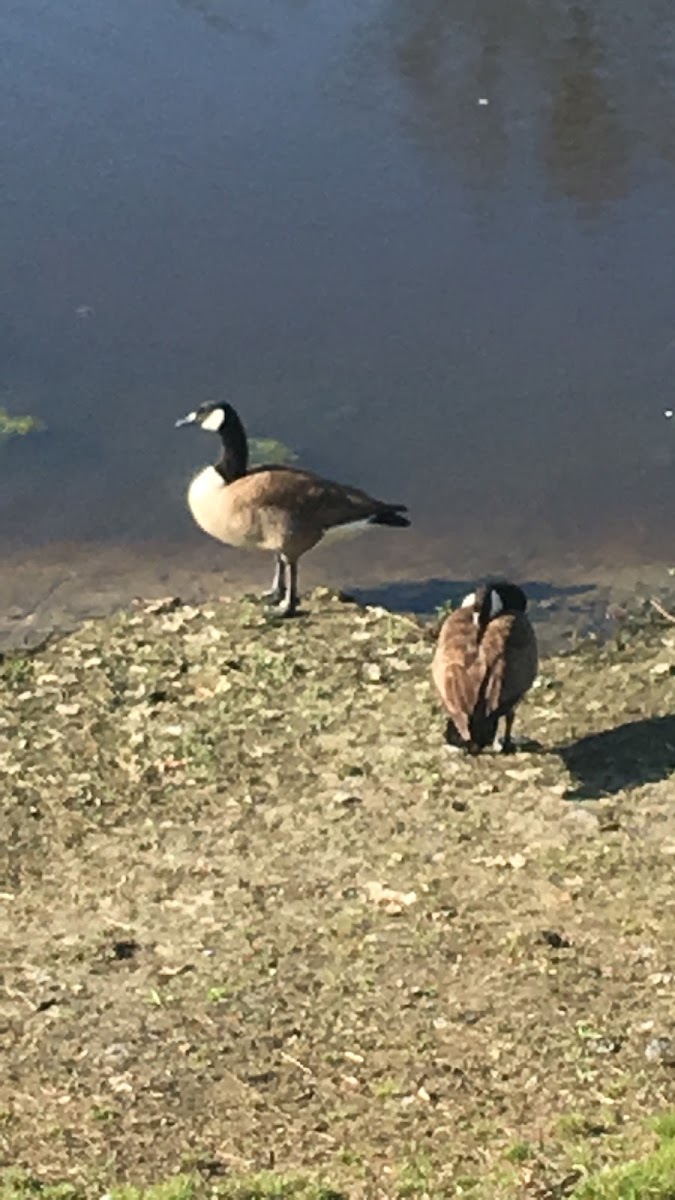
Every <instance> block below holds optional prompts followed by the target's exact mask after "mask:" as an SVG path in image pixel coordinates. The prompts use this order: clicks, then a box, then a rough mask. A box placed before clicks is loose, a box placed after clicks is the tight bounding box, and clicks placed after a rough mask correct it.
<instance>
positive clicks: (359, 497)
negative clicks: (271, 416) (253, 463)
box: [230, 466, 404, 529]
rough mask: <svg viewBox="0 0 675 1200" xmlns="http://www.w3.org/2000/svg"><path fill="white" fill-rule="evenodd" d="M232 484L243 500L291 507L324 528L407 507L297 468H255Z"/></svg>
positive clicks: (286, 507) (285, 507)
mask: <svg viewBox="0 0 675 1200" xmlns="http://www.w3.org/2000/svg"><path fill="white" fill-rule="evenodd" d="M230 487H231V488H233V489H234V488H236V490H237V492H238V493H239V494H240V495H241V497H242V499H243V497H244V494H246V496H247V497H250V499H251V500H255V502H256V503H257V504H262V505H264V506H265V507H269V508H279V509H287V510H291V509H292V510H293V513H294V516H295V517H296V519H299V520H302V519H303V518H308V519H309V518H312V519H313V520H314V521H315V522H318V523H319V524H320V525H321V526H322V528H324V529H330V528H331V527H332V526H334V525H346V524H348V523H349V522H350V521H359V520H366V519H367V518H368V517H374V516H377V515H378V514H380V513H386V512H391V511H392V510H397V509H403V507H404V506H403V505H397V504H386V503H385V502H384V501H382V500H376V499H375V498H374V497H373V496H369V495H368V493H367V492H364V491H362V490H361V489H360V488H355V487H350V486H349V485H345V484H342V483H335V482H334V481H333V480H331V479H322V478H321V476H320V475H314V474H312V472H311V471H303V470H301V469H300V468H298V467H282V466H279V467H254V468H253V469H252V470H251V471H249V472H248V473H247V474H246V475H244V476H242V478H241V479H237V480H236V481H235V483H233V484H231V485H230Z"/></svg>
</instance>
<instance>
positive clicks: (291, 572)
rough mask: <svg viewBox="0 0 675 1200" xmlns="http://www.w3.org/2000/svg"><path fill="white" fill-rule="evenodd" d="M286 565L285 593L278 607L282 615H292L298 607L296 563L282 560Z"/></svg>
mask: <svg viewBox="0 0 675 1200" xmlns="http://www.w3.org/2000/svg"><path fill="white" fill-rule="evenodd" d="M284 563H285V566H286V568H287V569H286V594H285V596H284V599H283V601H282V603H281V605H280V607H279V615H280V616H282V617H294V616H295V614H296V611H297V608H298V564H297V563H296V562H289V561H288V559H285V560H284Z"/></svg>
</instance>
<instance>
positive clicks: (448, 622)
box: [431, 608, 485, 742]
mask: <svg viewBox="0 0 675 1200" xmlns="http://www.w3.org/2000/svg"><path fill="white" fill-rule="evenodd" d="M431 671H432V676H433V680H434V683H435V684H436V689H437V691H438V694H439V696H440V698H441V701H442V703H443V707H444V708H445V710H446V712H447V714H448V716H449V717H451V719H452V720H453V721H454V723H455V725H456V727H457V730H458V732H459V735H460V737H462V738H463V739H464V741H465V742H468V741H470V739H471V732H470V729H469V720H470V717H471V714H472V713H473V712H474V710H475V708H476V706H477V704H478V701H479V698H480V694H481V688H482V685H483V680H484V676H485V663H484V660H483V655H482V653H481V647H480V643H479V639H478V630H477V628H476V626H475V625H474V622H473V612H472V610H471V609H463V608H459V609H457V611H456V612H453V613H450V615H449V616H448V617H446V619H445V621H444V622H443V627H442V629H441V632H440V634H439V638H438V643H437V645H436V652H435V654H434V658H433V663H432V667H431Z"/></svg>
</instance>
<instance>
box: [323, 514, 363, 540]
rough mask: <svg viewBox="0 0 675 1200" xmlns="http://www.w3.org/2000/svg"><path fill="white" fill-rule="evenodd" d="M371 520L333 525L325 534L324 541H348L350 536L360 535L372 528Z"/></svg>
mask: <svg viewBox="0 0 675 1200" xmlns="http://www.w3.org/2000/svg"><path fill="white" fill-rule="evenodd" d="M372 528H373V527H372V525H371V523H370V521H368V520H367V519H366V520H364V521H350V522H349V523H348V524H347V525H332V526H331V528H330V529H327V530H326V532H325V533H324V535H323V538H322V541H323V542H339V541H343V540H344V541H347V539H348V538H353V537H358V536H359V534H361V533H365V532H366V530H367V529H372Z"/></svg>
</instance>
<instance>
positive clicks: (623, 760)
mask: <svg viewBox="0 0 675 1200" xmlns="http://www.w3.org/2000/svg"><path fill="white" fill-rule="evenodd" d="M557 753H558V754H559V755H560V757H561V758H562V760H563V762H564V764H565V766H566V767H567V770H568V771H569V772H570V775H572V776H573V777H574V779H575V781H576V785H575V786H574V787H573V788H571V789H570V790H569V791H568V792H567V793H566V795H565V798H566V799H567V800H598V799H600V798H601V797H602V796H613V795H615V794H616V793H617V792H620V791H622V790H623V789H624V788H631V787H640V786H641V785H642V784H645V783H657V782H658V781H659V780H661V779H667V778H668V776H669V775H671V774H672V773H673V772H674V771H675V715H673V716H670V715H669V716H665V717H645V718H643V719H642V720H640V721H628V722H626V724H625V725H619V726H618V727H617V728H616V729H605V730H603V731H602V733H591V734H588V735H587V736H586V737H582V738H579V740H578V741H576V742H573V743H572V744H571V745H570V746H560V747H558V749H557Z"/></svg>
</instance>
